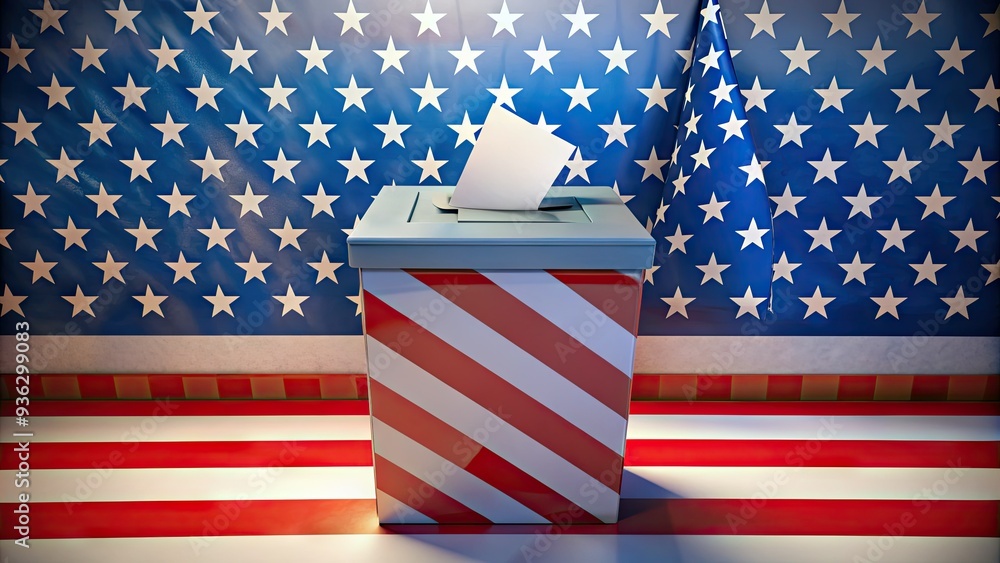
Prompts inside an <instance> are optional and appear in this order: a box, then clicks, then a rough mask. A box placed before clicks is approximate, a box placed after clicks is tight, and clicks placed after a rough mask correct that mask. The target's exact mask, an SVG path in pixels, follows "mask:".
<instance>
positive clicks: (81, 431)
mask: <svg viewBox="0 0 1000 563" xmlns="http://www.w3.org/2000/svg"><path fill="white" fill-rule="evenodd" d="M25 430H28V431H31V432H32V433H33V434H34V436H32V437H31V438H27V439H28V440H30V441H32V442H122V443H124V444H125V446H124V448H125V449H126V451H134V448H135V447H136V446H137V445H138V444H141V443H142V442H219V441H227V442H228V441H237V442H245V441H253V442H258V441H260V442H264V441H283V440H368V439H371V424H370V422H369V417H368V415H305V416H170V417H160V418H159V420H157V419H156V418H154V417H149V416H146V417H142V416H33V417H31V426H30V427H29V428H19V427H16V426H14V425H13V419H11V418H10V417H3V418H0V443H11V442H16V441H18V440H25V439H26V438H16V437H14V436H13V435H12V434H13V433H14V432H23V431H25Z"/></svg>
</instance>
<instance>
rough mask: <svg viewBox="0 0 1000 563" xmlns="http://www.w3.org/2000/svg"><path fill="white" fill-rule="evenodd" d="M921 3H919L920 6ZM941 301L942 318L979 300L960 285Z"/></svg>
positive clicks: (965, 314) (964, 310) (963, 312)
mask: <svg viewBox="0 0 1000 563" xmlns="http://www.w3.org/2000/svg"><path fill="white" fill-rule="evenodd" d="M922 5H923V4H921V6H922ZM941 301H944V302H945V303H946V304H947V305H948V313H947V314H945V316H944V318H946V319H948V318H951V316H952V315H954V314H955V313H958V314H959V315H962V316H963V317H965V318H969V305H972V304H973V303H975V302H976V301H979V298H978V297H966V296H965V288H963V287H962V286H959V287H958V291H957V292H956V293H955V296H954V297H942V298H941Z"/></svg>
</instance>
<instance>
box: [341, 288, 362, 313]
mask: <svg viewBox="0 0 1000 563" xmlns="http://www.w3.org/2000/svg"><path fill="white" fill-rule="evenodd" d="M345 297H347V299H348V300H350V302H351V303H354V304H355V305H357V306H358V307H357V309H355V311H354V316H355V317H357V316H358V315H360V314H361V308H362V305H363V303H362V301H361V294H360V293H358V295H346V296H345Z"/></svg>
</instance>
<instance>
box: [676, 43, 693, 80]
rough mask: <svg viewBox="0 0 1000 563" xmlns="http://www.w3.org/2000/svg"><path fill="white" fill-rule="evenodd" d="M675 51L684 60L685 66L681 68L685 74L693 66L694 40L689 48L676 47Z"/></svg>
mask: <svg viewBox="0 0 1000 563" xmlns="http://www.w3.org/2000/svg"><path fill="white" fill-rule="evenodd" d="M674 52H675V53H677V56H678V57H680V58H681V59H682V60H683V61H684V66H683V68H681V74H684V73H685V72H687V71H688V69H689V68H691V59H693V58H694V40H693V39H692V40H691V47H689V48H687V49H674Z"/></svg>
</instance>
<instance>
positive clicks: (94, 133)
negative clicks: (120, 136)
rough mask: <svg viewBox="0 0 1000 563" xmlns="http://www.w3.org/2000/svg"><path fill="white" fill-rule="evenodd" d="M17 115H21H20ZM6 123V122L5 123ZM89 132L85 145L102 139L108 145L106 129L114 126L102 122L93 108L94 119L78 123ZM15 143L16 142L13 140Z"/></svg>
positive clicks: (109, 143) (113, 124) (111, 123)
mask: <svg viewBox="0 0 1000 563" xmlns="http://www.w3.org/2000/svg"><path fill="white" fill-rule="evenodd" d="M18 117H21V116H20V115H19V116H18ZM5 125H6V124H5ZM79 125H80V127H83V128H84V129H86V130H87V132H88V133H90V142H89V143H88V144H87V146H91V145H93V144H94V143H96V142H97V141H104V142H105V143H106V144H107V145H108V146H111V138H110V137H108V131H111V129H113V128H114V126H115V123H113V122H108V123H104V122H102V121H101V118H100V117H99V116H98V115H97V110H94V119H93V121H92V122H90V123H87V122H83V123H80V124H79ZM15 144H17V143H16V142H15Z"/></svg>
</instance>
